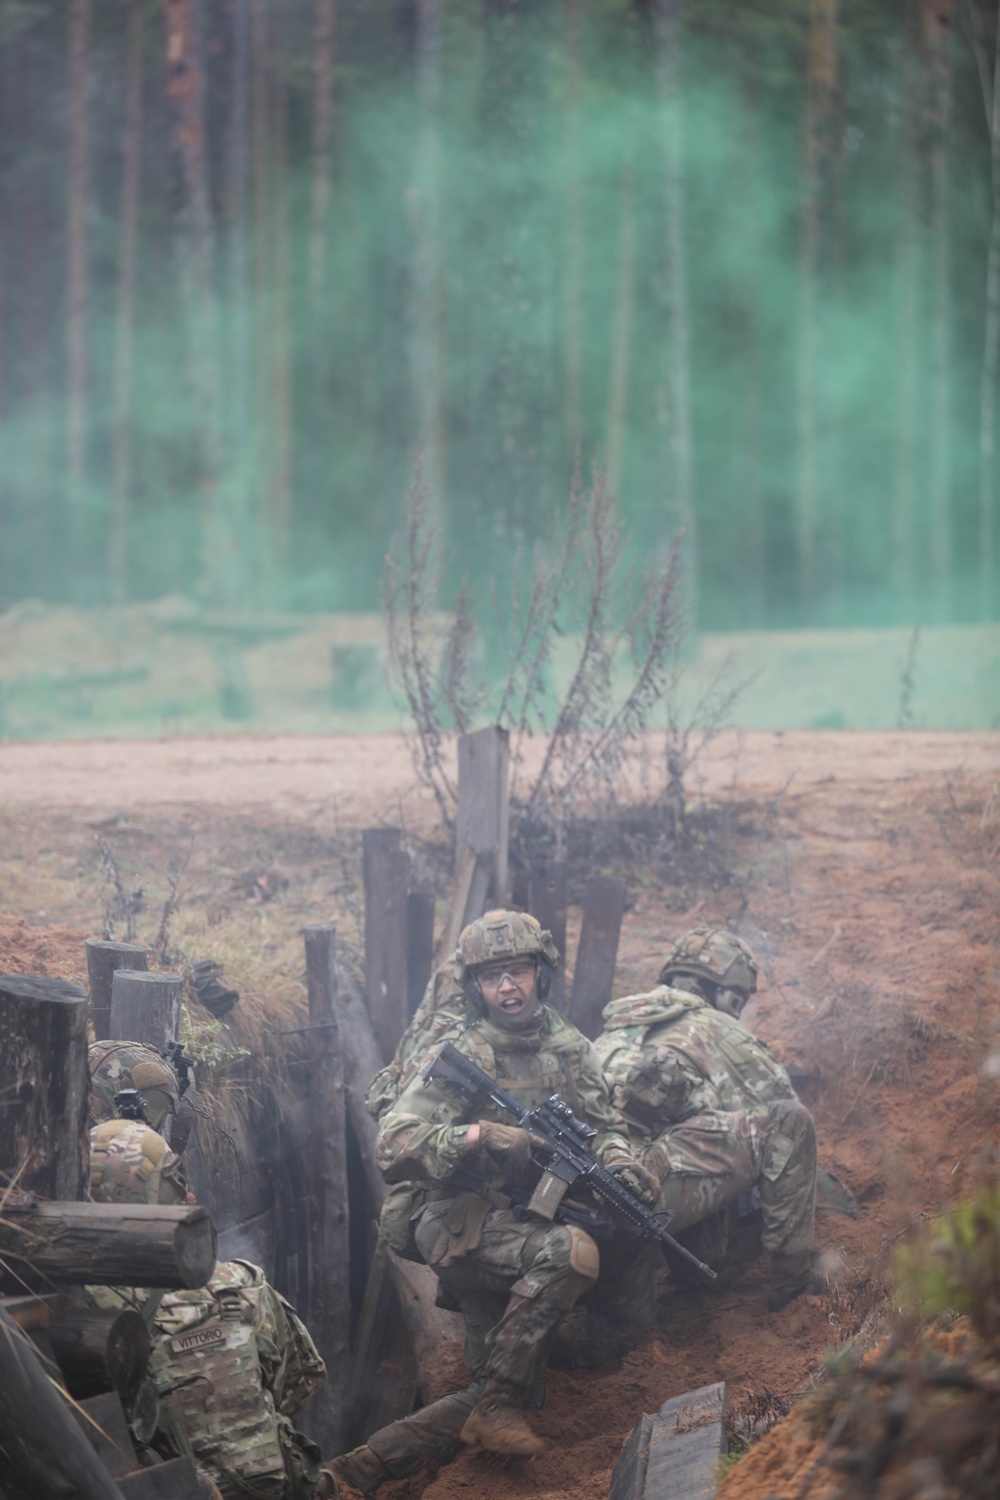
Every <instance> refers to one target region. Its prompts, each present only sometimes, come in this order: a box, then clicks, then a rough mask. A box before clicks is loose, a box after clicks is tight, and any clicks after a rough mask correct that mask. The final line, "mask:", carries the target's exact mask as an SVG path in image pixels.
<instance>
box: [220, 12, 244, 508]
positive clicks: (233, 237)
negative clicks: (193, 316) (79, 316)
mask: <svg viewBox="0 0 1000 1500" xmlns="http://www.w3.org/2000/svg"><path fill="white" fill-rule="evenodd" d="M226 12H227V16H228V31H229V35H228V48H227V54H228V59H229V73H228V82H229V94H228V98H227V100H226V136H225V172H224V179H223V200H222V201H223V213H224V216H225V263H226V269H227V280H228V287H227V296H226V342H225V371H226V382H225V384H226V390H227V402H226V432H227V437H228V442H229V444H230V448H231V451H233V452H237V451H238V452H240V453H241V454H243V455H246V453H247V449H248V447H249V442H248V433H249V432H250V430H251V425H250V417H251V408H250V365H251V361H250V347H251V344H250V329H249V317H250V309H249V305H248V274H249V268H248V254H247V168H248V153H247V129H248V116H249V108H248V106H249V100H248V92H249V90H248V77H249V59H250V36H249V33H250V13H249V0H228V3H227V7H226ZM245 462H246V459H245V458H244V463H245ZM237 482H238V484H239V487H240V492H241V496H242V495H243V494H244V493H245V490H246V485H247V475H246V472H245V471H241V472H240V474H239V476H238V481H237ZM240 508H241V511H243V512H245V510H246V504H245V500H242V501H241V506H240Z"/></svg>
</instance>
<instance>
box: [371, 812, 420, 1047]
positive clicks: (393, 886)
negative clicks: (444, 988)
mask: <svg viewBox="0 0 1000 1500" xmlns="http://www.w3.org/2000/svg"><path fill="white" fill-rule="evenodd" d="M361 845H362V865H363V874H364V889H365V985H366V988H367V990H368V1007H369V1010H370V1011H371V1018H372V1026H373V1027H374V1028H375V1035H376V1036H377V1037H378V1042H379V1046H380V1048H381V1050H382V1052H383V1054H384V1056H386V1057H391V1056H392V1054H393V1053H394V1052H395V1050H396V1044H397V1042H398V1041H399V1039H400V1037H401V1036H402V1035H403V1031H404V1029H405V1027H406V1023H407V1020H408V1019H409V1017H408V1015H407V995H408V985H407V977H406V969H407V950H408V946H409V938H408V933H407V917H408V910H407V906H408V903H407V897H408V895H409V884H410V858H409V855H408V854H407V853H406V852H405V851H404V849H403V848H402V847H401V843H400V833H399V829H398V828H366V829H365V830H364V832H363V833H362V835H361Z"/></svg>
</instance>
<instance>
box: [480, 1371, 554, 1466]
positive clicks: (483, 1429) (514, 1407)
mask: <svg viewBox="0 0 1000 1500" xmlns="http://www.w3.org/2000/svg"><path fill="white" fill-rule="evenodd" d="M462 1442H463V1443H468V1444H470V1446H478V1447H480V1448H486V1449H487V1450H488V1451H489V1452H490V1453H502V1454H504V1455H505V1456H506V1457H508V1458H534V1456H535V1454H536V1453H541V1451H542V1449H543V1448H544V1447H545V1444H544V1443H543V1442H542V1440H541V1438H540V1437H537V1436H536V1434H535V1433H533V1432H532V1430H531V1428H530V1427H529V1426H528V1424H527V1422H526V1421H525V1420H524V1392H523V1391H522V1390H521V1388H520V1386H516V1385H512V1384H511V1383H510V1381H508V1380H488V1381H487V1382H486V1387H485V1389H484V1391H483V1394H482V1395H481V1396H480V1398H479V1402H478V1404H477V1405H476V1407H475V1408H474V1409H473V1411H472V1413H471V1414H470V1416H469V1419H468V1421H467V1422H466V1424H465V1426H464V1427H463V1428H462Z"/></svg>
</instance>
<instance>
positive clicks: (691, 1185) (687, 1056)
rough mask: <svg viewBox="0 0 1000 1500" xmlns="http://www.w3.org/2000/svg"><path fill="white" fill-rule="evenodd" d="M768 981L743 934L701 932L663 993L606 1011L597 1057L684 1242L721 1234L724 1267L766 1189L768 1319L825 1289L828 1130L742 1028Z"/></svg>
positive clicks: (677, 948)
mask: <svg viewBox="0 0 1000 1500" xmlns="http://www.w3.org/2000/svg"><path fill="white" fill-rule="evenodd" d="M757 972H758V971H757V963H756V960H755V959H754V956H753V954H752V952H751V951H750V949H749V948H748V947H747V945H746V943H744V942H743V940H742V939H741V938H739V937H737V936H736V934H735V933H732V932H728V931H725V930H723V929H721V928H709V927H699V928H695V929H694V930H693V931H691V932H688V933H685V935H684V936H683V937H682V938H680V939H679V940H678V941H677V942H676V943H675V944H674V947H673V949H672V950H671V953H670V956H669V957H668V959H667V961H666V963H665V964H664V966H663V969H662V970H661V972H660V985H659V987H658V988H657V989H654V990H651V991H649V992H648V993H647V994H642V995H629V996H627V997H625V998H624V999H622V1000H613V1001H612V1002H611V1003H610V1004H609V1005H607V1006H606V1007H605V1009H604V1031H603V1033H602V1035H601V1036H600V1037H598V1039H597V1042H596V1044H595V1045H596V1048H597V1051H598V1053H599V1055H600V1057H601V1060H602V1062H603V1065H604V1070H605V1074H606V1076H607V1078H608V1082H609V1083H610V1084H611V1089H612V1099H613V1101H614V1103H615V1104H616V1106H617V1107H618V1109H619V1110H620V1111H621V1112H622V1114H623V1116H624V1118H625V1119H626V1121H627V1122H628V1125H629V1129H630V1134H631V1137H632V1140H633V1143H634V1144H635V1145H636V1147H637V1150H638V1154H639V1155H640V1158H641V1160H642V1162H643V1164H644V1165H645V1166H646V1167H647V1168H648V1169H649V1170H650V1171H651V1172H653V1173H654V1175H655V1176H656V1177H657V1178H658V1180H659V1182H660V1184H661V1203H662V1206H664V1207H666V1208H670V1209H672V1210H673V1213H674V1217H673V1219H672V1221H671V1228H672V1231H673V1232H674V1233H677V1232H678V1231H682V1232H683V1231H684V1230H685V1229H689V1228H691V1227H692V1226H694V1225H706V1226H707V1225H711V1227H712V1229H713V1231H714V1236H713V1237H714V1240H715V1247H716V1258H721V1257H722V1256H723V1255H724V1252H725V1233H724V1231H725V1225H726V1221H727V1220H726V1215H725V1214H724V1213H720V1211H721V1210H725V1209H727V1208H728V1206H729V1205H732V1204H734V1203H735V1200H736V1198H737V1197H738V1196H739V1195H740V1194H741V1193H743V1192H746V1191H747V1190H748V1189H750V1188H752V1187H756V1188H757V1189H758V1191H759V1195H760V1203H761V1210H762V1215H763V1232H762V1240H763V1244H764V1248H765V1249H767V1250H769V1251H770V1252H771V1267H772V1272H771V1288H770V1294H769V1298H768V1307H769V1310H771V1311H778V1310H779V1309H780V1308H782V1307H784V1306H785V1305H786V1304H787V1303H788V1302H790V1301H791V1300H792V1299H793V1298H794V1297H797V1296H799V1295H800V1294H801V1293H803V1292H807V1291H816V1290H818V1289H819V1283H818V1280H817V1279H816V1277H815V1276H814V1275H813V1272H812V1267H811V1261H810V1255H809V1251H810V1246H811V1244H812V1238H813V1227H814V1217H815V1203H816V1128H815V1125H814V1123H813V1119H812V1115H811V1114H810V1113H809V1111H808V1110H807V1109H806V1107H805V1106H804V1105H803V1104H802V1103H801V1102H800V1101H799V1100H798V1098H797V1097H796V1095H795V1091H794V1089H793V1088H792V1085H791V1081H790V1079H789V1077H788V1074H787V1073H786V1071H785V1069H784V1068H783V1067H782V1066H781V1064H780V1063H779V1062H778V1061H777V1059H776V1058H775V1057H773V1056H772V1054H771V1052H770V1051H769V1050H768V1048H767V1047H766V1046H765V1045H764V1044H763V1042H761V1041H759V1040H758V1039H757V1038H756V1037H755V1036H754V1035H753V1034H752V1032H750V1031H748V1030H747V1028H746V1027H745V1026H744V1025H743V1024H742V1023H741V1021H740V1020H739V1019H738V1017H739V1015H740V1012H741V1011H742V1009H743V1007H744V1006H745V1004H746V1002H747V1000H748V999H749V998H750V996H751V995H752V994H753V992H754V990H755V989H756V984H757ZM701 1248H702V1249H703V1250H704V1249H707V1246H706V1245H705V1244H704V1242H703V1243H702V1247H701Z"/></svg>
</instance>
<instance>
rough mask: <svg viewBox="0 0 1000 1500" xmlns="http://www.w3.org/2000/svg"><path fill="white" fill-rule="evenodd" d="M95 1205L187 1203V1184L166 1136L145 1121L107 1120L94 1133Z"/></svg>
mask: <svg viewBox="0 0 1000 1500" xmlns="http://www.w3.org/2000/svg"><path fill="white" fill-rule="evenodd" d="M90 1196H91V1198H92V1199H93V1200H94V1202H95V1203H160V1204H163V1203H166V1204H175V1203H183V1202H184V1199H185V1198H186V1196H187V1183H186V1182H185V1180H184V1177H183V1175H182V1173H181V1171H180V1167H179V1163H178V1158H177V1157H176V1156H175V1155H174V1153H173V1151H171V1149H170V1147H169V1146H168V1145H167V1143H166V1141H165V1140H164V1139H163V1137H162V1135H157V1133H156V1131H155V1130H151V1129H150V1127H149V1126H148V1125H143V1123H142V1122H141V1120H104V1121H102V1123H101V1124H100V1125H95V1126H94V1128H93V1130H91V1132H90Z"/></svg>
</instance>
